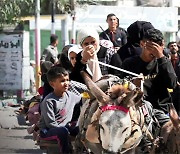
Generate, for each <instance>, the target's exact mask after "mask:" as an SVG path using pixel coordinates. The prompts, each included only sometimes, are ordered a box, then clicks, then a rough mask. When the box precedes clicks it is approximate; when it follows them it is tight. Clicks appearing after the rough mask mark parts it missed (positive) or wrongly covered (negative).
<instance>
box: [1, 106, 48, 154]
mask: <svg viewBox="0 0 180 154" xmlns="http://www.w3.org/2000/svg"><path fill="white" fill-rule="evenodd" d="M17 109H19V108H17V107H16V108H14V107H9V106H7V107H0V154H14V153H21V154H23V153H27V154H34V153H38V154H42V153H45V152H44V151H42V150H41V149H39V146H37V145H35V142H34V141H33V139H32V135H29V134H28V133H27V130H26V129H27V127H28V125H27V123H26V121H25V119H24V117H23V116H22V115H20V116H19V115H18V116H17V115H16V114H15V112H14V111H15V110H17Z"/></svg>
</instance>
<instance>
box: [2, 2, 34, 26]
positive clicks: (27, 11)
mask: <svg viewBox="0 0 180 154" xmlns="http://www.w3.org/2000/svg"><path fill="white" fill-rule="evenodd" d="M0 6H1V7H0V28H2V27H4V26H5V25H12V24H15V23H18V22H19V21H20V17H22V16H27V15H33V14H34V8H35V7H34V6H35V5H34V2H33V0H0Z"/></svg>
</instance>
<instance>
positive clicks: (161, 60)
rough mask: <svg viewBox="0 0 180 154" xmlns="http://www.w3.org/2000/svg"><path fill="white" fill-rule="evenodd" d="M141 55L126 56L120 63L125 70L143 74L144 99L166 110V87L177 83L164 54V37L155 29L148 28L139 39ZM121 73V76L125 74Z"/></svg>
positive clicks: (168, 96)
mask: <svg viewBox="0 0 180 154" xmlns="http://www.w3.org/2000/svg"><path fill="white" fill-rule="evenodd" d="M140 46H141V48H142V53H141V55H139V56H138V55H137V56H134V57H130V58H127V59H126V60H125V61H124V62H123V63H122V68H124V69H125V70H128V71H131V72H134V73H137V74H140V73H142V74H143V76H144V95H145V100H147V101H149V102H151V104H152V105H153V107H154V108H155V109H161V110H163V111H165V113H167V112H168V103H172V100H171V96H170V93H169V91H168V89H174V88H175V87H176V85H177V76H176V74H175V71H174V69H173V66H172V64H171V61H170V60H169V59H168V58H167V57H166V56H164V54H163V49H164V39H163V35H162V33H161V32H160V31H159V30H157V29H149V30H147V32H146V33H145V35H144V37H143V39H142V40H141V41H140ZM126 75H127V74H123V75H122V76H123V77H124V76H126Z"/></svg>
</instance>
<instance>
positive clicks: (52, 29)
mask: <svg viewBox="0 0 180 154" xmlns="http://www.w3.org/2000/svg"><path fill="white" fill-rule="evenodd" d="M54 16H55V5H54V0H51V34H55V18H54Z"/></svg>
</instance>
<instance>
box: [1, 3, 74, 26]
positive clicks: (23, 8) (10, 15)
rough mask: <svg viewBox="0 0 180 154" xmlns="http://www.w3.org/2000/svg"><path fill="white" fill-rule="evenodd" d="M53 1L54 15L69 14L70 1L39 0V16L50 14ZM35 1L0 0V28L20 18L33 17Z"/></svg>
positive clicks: (16, 21) (17, 21)
mask: <svg viewBox="0 0 180 154" xmlns="http://www.w3.org/2000/svg"><path fill="white" fill-rule="evenodd" d="M53 1H54V4H55V5H54V6H55V14H65V13H71V6H70V1H72V0H40V7H41V14H42V15H48V14H50V13H51V7H52V5H51V4H52V2H53ZM35 5H36V0H0V28H3V27H5V26H6V25H13V24H17V23H19V22H20V19H21V17H25V16H32V15H35V8H36V7H35Z"/></svg>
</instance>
